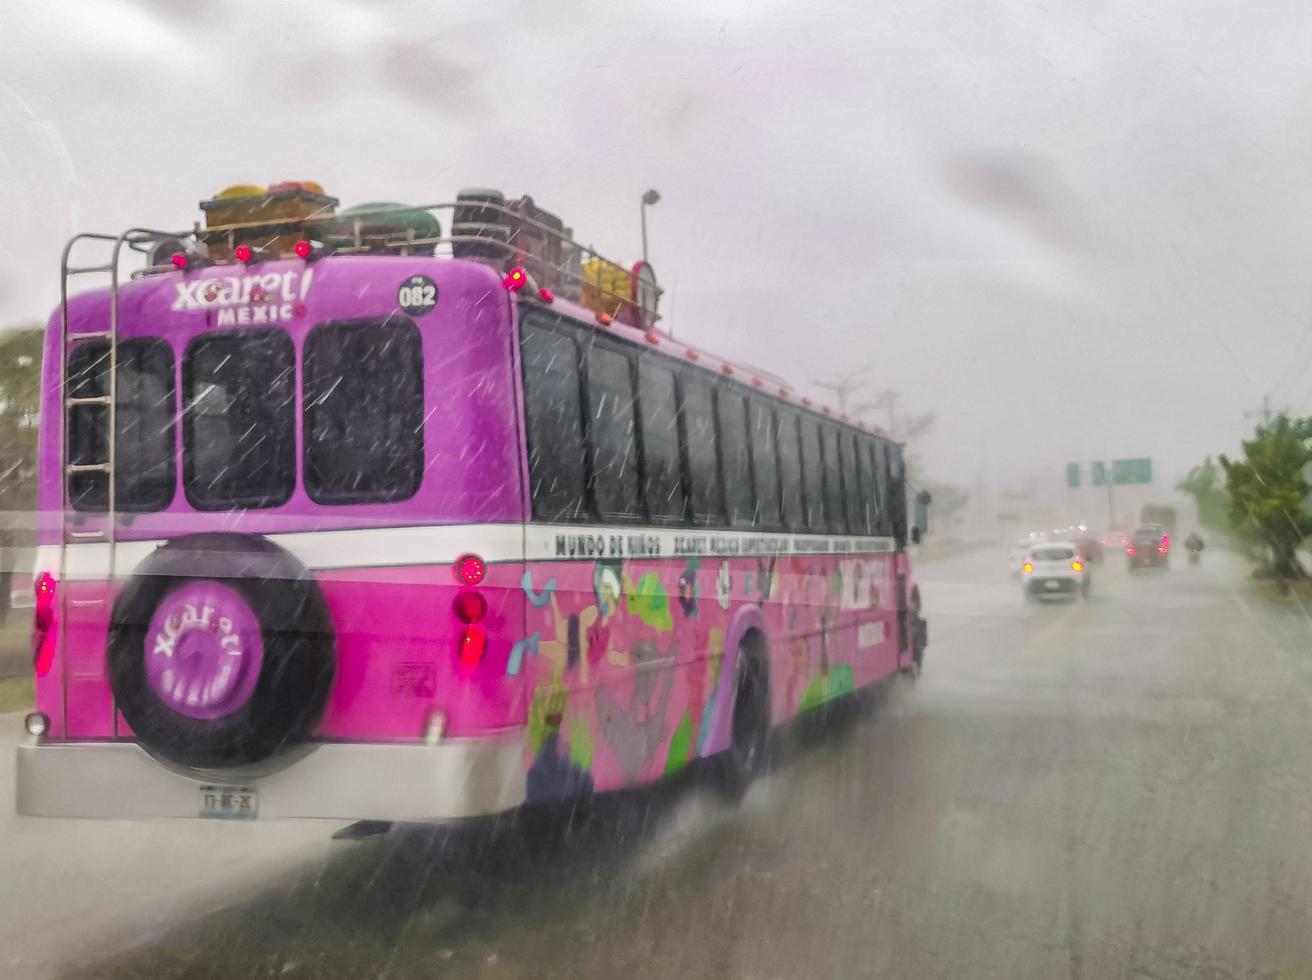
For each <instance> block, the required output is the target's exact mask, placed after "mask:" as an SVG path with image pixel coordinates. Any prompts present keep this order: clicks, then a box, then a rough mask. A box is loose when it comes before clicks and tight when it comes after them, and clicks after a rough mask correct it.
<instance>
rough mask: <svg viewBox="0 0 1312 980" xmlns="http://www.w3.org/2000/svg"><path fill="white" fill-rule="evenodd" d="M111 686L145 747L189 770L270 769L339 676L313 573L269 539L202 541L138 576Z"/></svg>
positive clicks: (129, 590)
mask: <svg viewBox="0 0 1312 980" xmlns="http://www.w3.org/2000/svg"><path fill="white" fill-rule="evenodd" d="M108 661H109V681H110V687H111V689H112V690H113V692H114V699H115V701H116V702H117V707H118V710H119V711H121V712H122V713H123V717H124V719H125V720H126V721H127V723H128V724H129V725H130V726H131V727H132V731H133V733H134V734H135V735H136V737H137V739H138V740H139V741H140V742H141V744H142V746H143V747H144V748H146V749H147V751H149V752H151V753H152V754H154V755H156V756H158V757H160V758H162V759H164V760H167V761H170V762H173V763H176V764H179V765H182V766H187V767H192V768H214V767H227V766H239V765H248V764H251V763H257V762H261V761H263V760H265V759H268V758H269V757H270V756H273V755H274V754H276V753H277V752H278V751H279V750H280V749H281V748H283V747H284V746H288V745H291V744H294V743H296V742H300V741H304V740H305V739H306V738H307V737H308V736H309V734H310V732H311V731H312V729H313V728H314V726H315V724H316V723H317V722H318V720H319V718H320V717H321V715H322V714H323V709H324V706H325V704H326V703H327V700H328V694H329V691H330V690H331V688H332V682H333V676H334V673H335V670H336V653H335V644H334V641H333V634H332V623H331V620H330V618H329V615H328V608H327V605H326V604H325V602H324V598H323V594H322V593H321V592H320V590H319V586H318V584H317V583H316V582H315V580H314V578H313V576H311V574H310V572H309V571H308V570H307V569H306V568H305V566H304V565H302V564H301V563H300V562H299V561H297V560H296V559H295V558H294V557H292V556H291V555H290V554H288V553H287V552H286V551H284V550H283V549H282V548H280V547H278V546H277V545H275V544H273V543H272V542H271V541H268V540H267V539H264V538H259V537H250V536H245V535H237V534H195V535H189V536H187V537H183V538H177V539H175V540H172V541H169V542H168V543H167V544H164V545H163V546H161V547H160V548H158V549H156V550H155V551H154V552H153V553H152V554H151V555H150V556H149V557H147V558H146V559H145V560H144V561H142V562H141V564H140V565H139V566H137V568H136V569H134V571H133V574H132V577H131V579H130V580H129V581H128V583H127V586H126V587H125V588H124V590H123V593H122V595H120V597H119V599H118V601H117V602H116V603H115V605H114V611H113V615H112V617H111V620H110V629H109V647H108Z"/></svg>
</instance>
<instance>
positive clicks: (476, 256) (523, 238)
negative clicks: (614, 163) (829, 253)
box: [130, 182, 664, 329]
mask: <svg viewBox="0 0 1312 980" xmlns="http://www.w3.org/2000/svg"><path fill="white" fill-rule="evenodd" d="M229 191H240V192H242V193H236V194H232V193H229V192H227V191H225V192H223V193H222V194H221V195H219V196H217V197H215V198H214V199H211V200H209V201H204V202H202V203H201V207H202V209H203V210H204V211H205V213H206V219H207V222H213V223H209V224H207V225H206V227H203V228H202V227H201V226H200V224H199V223H197V224H196V226H195V227H194V228H193V229H192V230H191V231H189V232H158V233H153V235H152V237H151V238H150V239H142V240H140V241H134V242H131V243H130V244H131V245H132V247H133V248H135V249H136V250H137V251H141V252H143V253H145V254H147V256H148V257H149V258H150V259H151V260H152V261H151V264H150V265H149V266H148V267H147V268H145V269H142V270H139V271H138V272H136V273H134V278H135V277H139V276H144V275H152V274H156V273H160V272H172V271H173V270H174V265H173V263H171V262H169V263H168V264H165V263H164V262H161V261H160V258H161V257H162V253H163V251H164V250H165V242H166V241H167V242H173V243H176V244H177V246H178V250H179V251H183V252H187V251H194V252H196V253H199V254H200V255H202V256H206V257H207V261H208V262H209V263H212V264H227V263H234V264H235V263H236V262H237V261H238V260H236V259H235V258H234V257H233V254H234V251H235V250H236V248H237V247H238V246H240V245H245V246H247V247H249V248H251V249H253V250H256V251H257V252H261V253H263V254H268V255H274V256H277V257H280V258H282V257H285V258H290V257H292V256H294V255H296V254H297V253H296V252H295V251H294V247H295V245H296V243H297V242H300V241H310V242H311V243H314V244H316V245H317V246H318V247H319V251H318V252H317V254H320V255H324V254H326V255H352V254H375V255H377V254H395V255H415V254H426V255H436V256H439V257H447V258H455V259H469V260H473V261H477V262H482V263H484V264H486V265H489V266H491V267H493V268H494V269H496V270H497V271H498V272H501V273H507V272H509V271H510V270H511V269H513V268H516V267H522V268H523V269H524V270H525V271H526V272H527V273H528V274H529V276H530V277H531V278H532V279H533V282H534V283H535V285H536V286H537V287H539V288H546V289H549V290H550V291H551V292H552V293H553V294H554V295H556V296H560V297H562V298H564V299H568V300H572V301H573V302H576V303H579V304H581V305H583V306H585V307H587V308H588V309H591V310H593V311H594V312H597V313H605V314H607V315H608V316H611V317H613V318H614V319H616V320H618V321H619V322H621V323H626V324H629V325H631V326H635V327H639V328H642V329H648V328H650V327H652V326H653V325H654V324H655V323H656V322H657V321H658V320H659V319H660V313H659V312H658V309H657V307H658V306H659V303H660V297H661V295H662V294H663V292H664V290H663V289H662V288H661V287H660V286H659V285H658V284H657V283H656V281H655V277H654V276H653V275H652V273H651V267H650V266H649V265H647V264H646V263H643V262H639V263H635V264H634V265H633V266H631V267H626V266H624V265H623V264H621V263H619V262H616V261H615V260H613V259H609V258H607V257H606V256H604V255H602V254H601V253H600V252H598V251H596V250H595V249H594V248H592V247H591V246H588V245H582V244H580V243H579V242H577V241H575V239H574V233H573V230H572V229H570V228H568V227H566V226H565V224H564V223H563V222H562V221H561V220H560V219H559V218H558V217H557V216H555V215H554V214H552V213H551V212H549V211H545V210H543V209H542V208H539V207H538V206H537V205H536V204H535V203H534V201H533V199H532V198H531V197H529V196H527V195H525V196H524V197H521V198H518V199H515V200H506V199H505V198H504V196H503V195H502V194H501V193H500V192H499V191H494V190H484V189H467V190H463V191H461V192H460V193H459V194H458V195H457V196H456V199H455V200H454V201H444V202H438V203H436V204H422V205H404V204H365V205H358V206H356V207H353V208H348V209H346V210H344V211H337V210H336V205H337V200H336V199H335V198H332V197H328V196H327V195H325V194H324V193H323V191H322V188H320V187H318V186H317V185H308V186H298V185H295V184H294V183H293V182H284V184H277V185H274V186H273V187H270V188H269V189H268V190H267V191H265V190H263V189H261V188H258V187H256V186H254V185H237V187H235V188H230V189H229ZM251 192H259V193H251ZM234 217H236V218H239V219H240V220H231V219H232V218H234ZM444 228H446V229H449V231H448V232H447V233H446V234H443V229H444Z"/></svg>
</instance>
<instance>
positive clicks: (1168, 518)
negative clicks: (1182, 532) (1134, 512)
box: [1139, 503, 1176, 538]
mask: <svg viewBox="0 0 1312 980" xmlns="http://www.w3.org/2000/svg"><path fill="white" fill-rule="evenodd" d="M1139 523H1140V524H1156V525H1157V526H1158V527H1160V528H1161V529H1162V530H1163V531H1164V532H1165V533H1166V535H1167V537H1169V538H1174V537H1175V528H1176V511H1175V507H1174V506H1172V505H1171V504H1154V503H1148V504H1144V505H1143V509H1142V510H1140V511H1139Z"/></svg>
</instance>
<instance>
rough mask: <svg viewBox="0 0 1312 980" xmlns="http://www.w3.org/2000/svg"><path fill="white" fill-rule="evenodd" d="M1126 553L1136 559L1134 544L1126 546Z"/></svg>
mask: <svg viewBox="0 0 1312 980" xmlns="http://www.w3.org/2000/svg"><path fill="white" fill-rule="evenodd" d="M1125 553H1126V554H1127V555H1129V556H1130V557H1131V558H1133V557H1134V545H1132V544H1127V545H1126V546H1125Z"/></svg>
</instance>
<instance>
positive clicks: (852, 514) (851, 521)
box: [838, 432, 867, 534]
mask: <svg viewBox="0 0 1312 980" xmlns="http://www.w3.org/2000/svg"><path fill="white" fill-rule="evenodd" d="M838 438H839V447H840V449H841V451H842V456H843V502H844V503H845V504H846V505H847V530H848V533H850V534H865V533H867V531H866V512H865V508H864V507H862V506H861V481H860V480H859V479H857V465H856V453H857V444H856V433H855V432H842V433H840V434H839V436H838Z"/></svg>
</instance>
